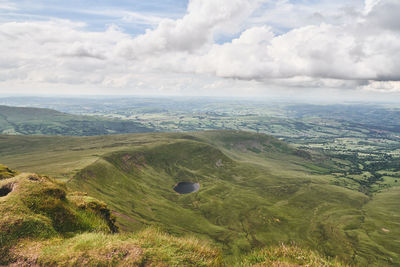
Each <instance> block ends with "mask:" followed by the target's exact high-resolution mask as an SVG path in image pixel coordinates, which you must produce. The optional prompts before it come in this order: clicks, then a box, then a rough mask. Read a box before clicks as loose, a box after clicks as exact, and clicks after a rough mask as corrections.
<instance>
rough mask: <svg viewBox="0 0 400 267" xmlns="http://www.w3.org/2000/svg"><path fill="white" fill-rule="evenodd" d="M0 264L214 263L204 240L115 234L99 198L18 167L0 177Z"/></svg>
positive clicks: (216, 255)
mask: <svg viewBox="0 0 400 267" xmlns="http://www.w3.org/2000/svg"><path fill="white" fill-rule="evenodd" d="M0 215H1V216H0V265H14V266H87V265H89V266H173V265H175V266H182V265H198V266H206V265H207V266H219V265H221V257H220V252H219V250H218V249H216V248H213V247H211V246H210V244H208V243H207V242H204V241H200V240H197V239H194V238H192V237H187V238H175V237H172V236H169V235H167V234H164V233H161V232H160V231H158V230H157V229H146V230H144V231H141V232H138V233H135V234H129V233H128V234H123V233H121V234H117V233H115V232H116V231H117V230H118V229H117V228H116V226H115V224H114V223H115V219H114V217H113V216H112V215H111V214H110V210H109V209H108V208H107V206H106V205H105V203H103V202H101V201H98V200H96V199H94V198H91V197H89V196H87V195H86V194H85V193H79V192H71V191H69V190H67V189H66V187H65V186H64V185H63V184H60V183H58V182H56V181H55V180H53V179H51V178H49V177H45V176H40V175H36V174H30V173H23V174H20V175H17V176H15V177H10V178H7V179H4V180H2V181H0Z"/></svg>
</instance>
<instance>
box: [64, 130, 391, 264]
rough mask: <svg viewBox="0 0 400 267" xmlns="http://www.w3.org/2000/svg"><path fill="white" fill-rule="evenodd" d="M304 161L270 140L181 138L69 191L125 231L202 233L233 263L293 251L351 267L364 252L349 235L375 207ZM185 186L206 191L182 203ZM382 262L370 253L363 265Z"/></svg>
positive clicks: (122, 154)
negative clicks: (251, 255)
mask: <svg viewBox="0 0 400 267" xmlns="http://www.w3.org/2000/svg"><path fill="white" fill-rule="evenodd" d="M219 137H221V138H219ZM207 139H208V140H210V139H211V140H213V143H214V145H210V144H208V143H206V142H205V141H204V140H207ZM217 147H221V149H223V150H225V151H226V154H225V153H223V152H222V151H221V150H220V149H218V148H217ZM299 154H300V155H302V156H303V154H302V153H299V151H297V150H295V149H293V148H291V147H290V146H288V145H286V144H284V143H282V142H280V141H278V140H276V139H274V138H271V137H269V136H264V135H254V134H247V133H235V132H226V133H219V132H212V133H210V134H195V135H194V136H185V135H183V136H180V138H178V139H175V140H169V142H166V143H162V144H157V145H148V146H141V147H138V148H136V149H132V150H123V151H118V152H113V153H110V154H106V155H104V156H103V157H102V158H101V159H99V160H97V161H96V162H95V163H93V164H91V165H90V166H88V167H86V168H84V169H83V170H81V171H80V172H79V173H78V174H77V175H76V176H75V177H74V179H73V180H71V182H70V183H69V185H70V186H71V187H73V188H82V189H83V190H85V191H88V192H90V193H91V194H93V195H94V196H96V197H98V198H100V199H104V200H105V201H107V202H108V203H109V204H110V206H111V207H112V208H113V210H114V211H115V214H116V215H117V216H118V218H119V222H120V224H119V225H120V226H121V228H122V229H124V230H129V231H131V230H136V229H140V228H141V227H143V226H145V225H157V226H158V227H162V228H163V229H165V230H166V231H168V232H171V233H175V234H183V233H186V232H188V231H189V232H192V233H196V234H197V235H199V236H204V237H209V238H211V239H212V240H214V241H216V242H218V243H220V244H222V245H223V248H224V251H225V254H226V255H230V256H229V257H230V258H231V260H232V261H236V259H237V258H238V257H239V256H240V255H242V254H243V253H246V252H250V251H251V250H252V249H255V248H259V247H263V246H265V245H274V244H278V243H280V242H284V243H286V242H295V243H297V244H300V245H301V246H306V247H310V248H312V249H318V250H320V251H321V252H322V253H324V254H325V255H328V256H331V257H341V258H342V259H345V260H347V261H349V262H351V261H352V257H353V255H354V254H355V253H360V252H358V251H357V245H358V244H357V242H354V240H353V239H352V238H351V237H349V236H348V235H347V229H348V228H351V227H354V225H357V227H361V226H360V225H361V222H360V221H359V217H360V216H362V213H361V212H360V208H361V207H362V206H363V205H364V204H365V203H366V202H367V201H368V197H367V196H365V195H363V194H361V193H359V192H354V191H351V190H348V189H344V188H341V187H337V186H334V185H332V184H331V183H332V180H331V179H332V178H331V177H329V176H326V175H325V172H326V169H324V167H323V166H322V167H321V166H319V165H318V163H317V162H314V161H312V160H310V158H312V156H311V155H308V154H307V156H305V158H304V157H302V156H298V155H299ZM227 155H232V157H233V156H235V157H236V160H234V159H232V158H231V157H228V156H227ZM266 155H268V156H269V159H268V158H266ZM267 159H268V160H267ZM283 160H284V161H283ZM304 166H307V167H310V168H307V167H304ZM183 181H189V182H197V183H199V184H200V190H199V191H198V192H196V193H193V194H189V195H179V194H177V193H176V192H174V191H173V187H174V185H175V184H177V183H179V182H183ZM361 253H362V252H361ZM375 257H376V256H372V257H371V255H368V254H367V253H365V254H362V256H361V257H360V259H359V260H360V262H366V261H367V260H370V259H372V260H374V261H376V260H378V259H377V258H375ZM383 259H384V260H385V259H386V258H385V256H383Z"/></svg>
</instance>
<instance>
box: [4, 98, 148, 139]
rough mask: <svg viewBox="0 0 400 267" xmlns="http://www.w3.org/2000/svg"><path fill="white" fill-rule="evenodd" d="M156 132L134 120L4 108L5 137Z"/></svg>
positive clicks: (35, 109) (45, 110)
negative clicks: (7, 135) (6, 135)
mask: <svg viewBox="0 0 400 267" xmlns="http://www.w3.org/2000/svg"><path fill="white" fill-rule="evenodd" d="M152 131H154V130H153V129H151V128H147V127H145V126H144V125H142V124H140V123H138V122H134V121H126V120H118V119H113V120H112V119H107V118H104V117H93V116H81V115H71V114H67V113H62V112H58V111H55V110H51V109H43V108H25V107H9V106H1V105H0V133H1V134H15V135H20V134H22V135H41V134H44V135H78V136H90V135H100V134H116V133H141V132H152Z"/></svg>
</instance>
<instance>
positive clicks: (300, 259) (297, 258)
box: [237, 244, 348, 267]
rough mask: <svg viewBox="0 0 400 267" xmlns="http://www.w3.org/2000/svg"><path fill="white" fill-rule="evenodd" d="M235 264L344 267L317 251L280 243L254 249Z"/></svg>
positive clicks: (281, 266)
mask: <svg viewBox="0 0 400 267" xmlns="http://www.w3.org/2000/svg"><path fill="white" fill-rule="evenodd" d="M237 266H276V267H278V266H279V267H296V266H308V267H345V266H348V265H345V264H343V263H341V262H339V261H337V260H335V259H332V260H331V259H326V258H324V257H322V256H321V255H319V254H318V253H316V252H314V251H311V250H308V249H304V248H300V247H298V246H296V245H285V244H281V245H280V246H276V247H269V248H266V249H262V250H258V251H255V252H253V253H251V254H249V255H247V256H246V257H244V259H243V261H242V262H241V263H240V264H237Z"/></svg>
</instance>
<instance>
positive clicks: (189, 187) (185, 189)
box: [174, 182, 200, 194]
mask: <svg viewBox="0 0 400 267" xmlns="http://www.w3.org/2000/svg"><path fill="white" fill-rule="evenodd" d="M199 189H200V184H199V183H191V182H180V183H178V184H176V185H175V186H174V190H175V192H177V193H179V194H189V193H193V192H197V191H199Z"/></svg>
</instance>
